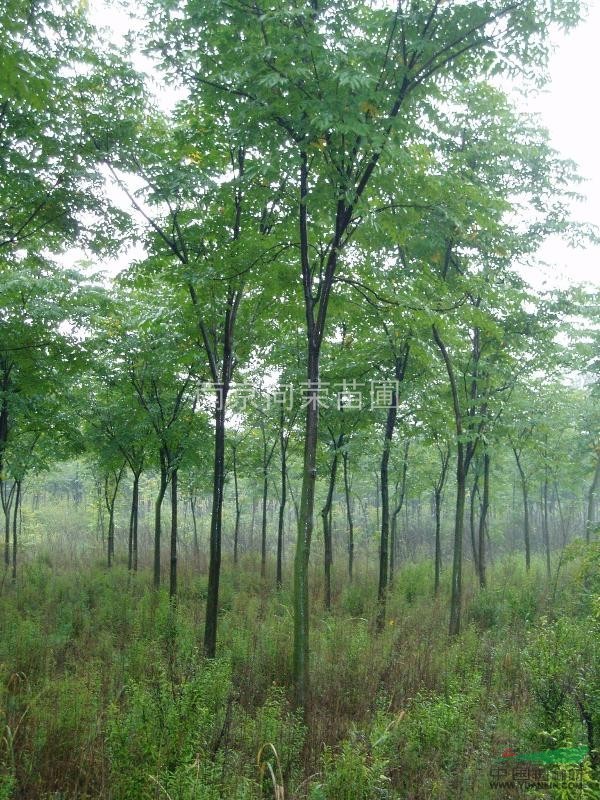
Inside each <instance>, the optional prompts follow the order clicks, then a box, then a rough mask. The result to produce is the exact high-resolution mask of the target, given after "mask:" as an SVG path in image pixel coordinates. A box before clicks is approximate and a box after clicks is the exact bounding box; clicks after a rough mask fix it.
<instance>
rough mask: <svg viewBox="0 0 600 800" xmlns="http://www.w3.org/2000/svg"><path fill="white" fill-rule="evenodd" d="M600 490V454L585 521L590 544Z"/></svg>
mask: <svg viewBox="0 0 600 800" xmlns="http://www.w3.org/2000/svg"><path fill="white" fill-rule="evenodd" d="M599 488H600V452H598V453H597V456H596V469H595V470H594V477H593V480H592V485H591V486H590V489H589V492H588V497H587V514H586V520H585V540H586V542H587V543H588V544H589V543H590V539H591V537H592V528H593V527H594V506H595V502H596V493H597V492H598V489H599Z"/></svg>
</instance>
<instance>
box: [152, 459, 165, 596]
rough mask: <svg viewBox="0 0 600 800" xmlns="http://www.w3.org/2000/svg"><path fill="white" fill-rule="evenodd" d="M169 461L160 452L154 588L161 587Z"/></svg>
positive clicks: (155, 525)
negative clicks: (162, 546)
mask: <svg viewBox="0 0 600 800" xmlns="http://www.w3.org/2000/svg"><path fill="white" fill-rule="evenodd" d="M167 478H168V475H167V461H166V456H165V454H164V453H163V452H162V451H161V453H160V484H159V489H158V495H157V496H156V502H155V504H154V580H153V584H154V588H155V589H158V588H159V587H160V540H161V532H162V521H161V512H162V504H163V500H164V497H165V492H166V491H167Z"/></svg>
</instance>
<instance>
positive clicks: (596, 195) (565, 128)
mask: <svg viewBox="0 0 600 800" xmlns="http://www.w3.org/2000/svg"><path fill="white" fill-rule="evenodd" d="M550 74H551V83H550V85H549V86H548V87H547V89H546V90H545V91H544V92H543V93H541V94H540V95H538V96H535V97H531V96H530V97H529V98H528V103H527V105H528V108H529V110H530V111H538V112H539V113H540V114H541V115H542V119H543V121H544V124H545V126H546V127H547V128H548V130H549V131H550V135H551V137H552V144H553V146H554V147H555V148H556V149H557V150H558V151H559V152H560V154H561V155H562V156H564V157H565V158H571V159H573V161H575V162H577V164H578V166H579V172H580V174H581V176H582V177H583V178H585V179H586V183H584V184H582V185H581V186H580V187H579V191H580V193H581V194H584V195H586V201H585V202H584V203H581V204H578V205H576V206H575V207H574V209H573V214H574V218H575V219H577V220H578V221H582V222H591V223H593V224H594V225H600V108H599V102H598V97H599V94H600V93H599V92H598V80H599V77H600V0H590V3H589V13H588V16H587V19H586V21H585V22H583V23H582V24H581V25H580V26H579V27H578V28H576V29H575V30H574V31H572V32H571V33H569V34H568V35H566V36H565V35H564V34H561V35H560V37H557V39H556V51H555V53H554V55H553V57H552V61H551V64H550ZM542 257H543V259H544V261H545V262H547V264H548V267H546V268H541V269H540V272H539V274H538V275H537V276H531V275H529V274H528V276H527V277H528V278H530V279H532V283H534V285H536V286H539V285H541V284H542V283H543V282H544V281H547V285H548V286H561V287H564V286H568V285H569V284H572V283H579V282H582V281H585V282H589V283H593V284H595V285H596V286H597V287H598V286H600V247H588V248H586V249H585V250H584V249H577V250H573V249H570V248H569V247H567V246H566V245H564V244H563V243H561V242H557V241H552V242H548V243H547V244H546V245H545V246H544V248H543V251H542Z"/></svg>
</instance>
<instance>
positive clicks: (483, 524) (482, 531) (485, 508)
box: [477, 453, 490, 589]
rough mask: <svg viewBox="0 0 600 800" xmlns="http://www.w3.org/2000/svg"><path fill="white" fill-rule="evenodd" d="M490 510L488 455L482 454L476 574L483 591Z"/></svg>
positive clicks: (485, 578) (485, 576)
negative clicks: (481, 486)
mask: <svg viewBox="0 0 600 800" xmlns="http://www.w3.org/2000/svg"><path fill="white" fill-rule="evenodd" d="M489 508H490V454H489V453H484V456H483V497H482V500H481V512H480V514H479V547H478V551H479V552H478V556H479V566H478V569H477V573H478V575H479V586H480V587H481V588H482V589H485V586H486V583H487V573H486V552H485V535H486V531H487V525H488V516H489Z"/></svg>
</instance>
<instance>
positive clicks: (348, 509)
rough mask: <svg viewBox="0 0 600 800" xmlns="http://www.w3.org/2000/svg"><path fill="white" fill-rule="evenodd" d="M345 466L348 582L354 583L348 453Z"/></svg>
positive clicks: (345, 453)
mask: <svg viewBox="0 0 600 800" xmlns="http://www.w3.org/2000/svg"><path fill="white" fill-rule="evenodd" d="M342 458H343V464H344V497H345V499H346V519H347V521H348V580H349V581H350V583H352V577H353V575H352V573H353V570H354V520H353V519H352V499H351V497H350V476H349V475H348V451H347V450H344V452H343V454H342Z"/></svg>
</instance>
